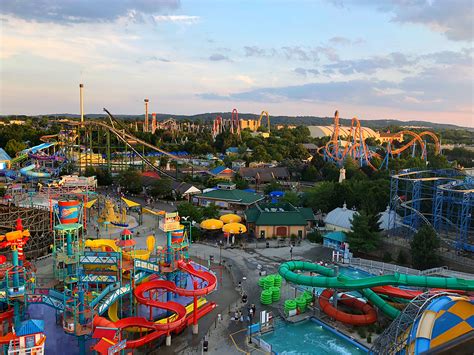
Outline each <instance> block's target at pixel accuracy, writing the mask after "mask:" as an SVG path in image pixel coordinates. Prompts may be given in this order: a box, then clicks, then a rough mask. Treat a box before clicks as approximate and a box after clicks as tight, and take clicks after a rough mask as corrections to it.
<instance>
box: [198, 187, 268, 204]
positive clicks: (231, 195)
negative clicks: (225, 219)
mask: <svg viewBox="0 0 474 355" xmlns="http://www.w3.org/2000/svg"><path fill="white" fill-rule="evenodd" d="M264 198H265V196H263V195H262V194H258V193H256V192H252V191H246V190H239V189H237V188H236V186H235V184H234V183H232V182H221V183H219V184H217V187H216V188H212V189H208V190H205V191H204V192H203V193H202V194H199V195H194V196H193V203H194V204H196V205H198V206H209V205H212V204H215V205H216V206H217V207H220V208H222V209H226V210H229V211H244V210H246V209H247V208H250V207H252V206H254V205H255V204H256V203H257V202H260V201H262V200H263V199H264Z"/></svg>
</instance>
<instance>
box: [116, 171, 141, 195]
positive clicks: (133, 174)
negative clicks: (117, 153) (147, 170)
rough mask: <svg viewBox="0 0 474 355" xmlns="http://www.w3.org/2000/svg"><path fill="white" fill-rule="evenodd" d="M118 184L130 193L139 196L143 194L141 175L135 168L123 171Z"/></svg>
mask: <svg viewBox="0 0 474 355" xmlns="http://www.w3.org/2000/svg"><path fill="white" fill-rule="evenodd" d="M118 182H119V184H120V186H121V187H122V188H124V189H126V190H128V192H130V193H133V194H139V193H140V192H142V182H141V174H140V172H138V171H137V170H135V169H133V168H129V169H127V170H124V171H121V172H120V174H119V176H118Z"/></svg>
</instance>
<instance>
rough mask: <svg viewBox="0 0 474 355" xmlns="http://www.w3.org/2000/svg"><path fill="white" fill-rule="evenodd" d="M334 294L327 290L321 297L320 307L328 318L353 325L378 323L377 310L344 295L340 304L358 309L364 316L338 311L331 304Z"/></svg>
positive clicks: (332, 291)
mask: <svg viewBox="0 0 474 355" xmlns="http://www.w3.org/2000/svg"><path fill="white" fill-rule="evenodd" d="M333 294H334V290H331V289H328V288H327V289H325V290H324V291H323V292H322V293H321V295H320V296H319V307H320V308H321V309H322V311H323V312H324V313H326V314H327V315H328V316H330V317H332V318H334V319H336V320H338V321H339V322H342V323H347V324H353V325H368V324H372V323H375V322H376V321H377V312H375V309H374V308H373V307H372V306H371V305H369V304H368V303H365V302H362V301H360V300H358V299H357V298H355V297H352V296H349V295H347V294H344V293H343V294H341V298H340V299H339V300H338V303H341V304H343V305H345V306H347V307H349V308H355V309H358V310H360V311H362V313H364V314H350V313H346V312H343V311H341V310H339V309H337V308H336V307H334V306H333V305H332V304H331V303H330V302H329V300H330V299H331V297H332V295H333Z"/></svg>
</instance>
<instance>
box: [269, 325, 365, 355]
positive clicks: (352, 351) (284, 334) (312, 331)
mask: <svg viewBox="0 0 474 355" xmlns="http://www.w3.org/2000/svg"><path fill="white" fill-rule="evenodd" d="M260 338H261V339H263V340H264V341H265V342H266V343H268V344H269V345H271V350H272V351H273V352H274V353H276V354H286V355H290V354H328V355H333V354H341V355H342V354H344V355H361V354H367V353H368V349H366V348H365V347H363V346H362V345H360V344H358V343H356V342H355V341H354V340H351V339H350V338H348V337H346V336H345V335H343V334H340V333H338V332H337V331H335V330H334V329H332V328H330V327H328V326H327V325H325V324H324V323H322V322H320V321H318V320H316V319H314V318H312V319H310V320H306V321H303V322H300V323H295V324H290V323H288V324H285V325H282V326H280V327H277V328H276V329H275V330H274V331H273V332H271V333H267V334H264V335H262V336H261V337H260Z"/></svg>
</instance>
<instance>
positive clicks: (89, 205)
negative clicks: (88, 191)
mask: <svg viewBox="0 0 474 355" xmlns="http://www.w3.org/2000/svg"><path fill="white" fill-rule="evenodd" d="M96 202H97V199H94V200H90V201H88V202H87V203H85V204H84V207H85V208H91V207H92V206H93V205H94V203H96Z"/></svg>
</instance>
